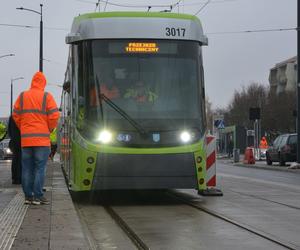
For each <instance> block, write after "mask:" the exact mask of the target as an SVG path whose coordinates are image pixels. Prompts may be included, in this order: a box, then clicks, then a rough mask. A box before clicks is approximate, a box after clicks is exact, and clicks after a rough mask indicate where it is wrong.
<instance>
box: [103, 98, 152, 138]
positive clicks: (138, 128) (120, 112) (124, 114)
mask: <svg viewBox="0 0 300 250" xmlns="http://www.w3.org/2000/svg"><path fill="white" fill-rule="evenodd" d="M101 100H103V101H105V102H106V103H107V104H108V105H109V106H110V107H111V108H113V109H114V110H115V111H117V112H118V113H119V114H120V115H121V116H123V117H124V118H125V119H126V120H127V121H128V122H129V123H130V124H131V125H132V126H133V127H134V128H135V129H136V130H137V131H138V132H139V134H140V135H142V136H147V135H148V132H147V131H146V130H145V129H144V128H143V127H142V126H141V125H140V124H138V123H137V122H136V121H135V120H134V119H133V118H131V117H130V116H129V115H128V114H127V113H126V112H125V111H124V110H123V109H121V108H120V107H119V106H118V105H117V104H115V103H114V102H113V101H112V100H111V99H109V98H108V97H107V96H106V95H104V94H102V93H101V94H100V101H101Z"/></svg>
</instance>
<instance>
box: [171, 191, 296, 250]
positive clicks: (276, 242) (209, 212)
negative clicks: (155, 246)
mask: <svg viewBox="0 0 300 250" xmlns="http://www.w3.org/2000/svg"><path fill="white" fill-rule="evenodd" d="M167 194H168V195H170V196H171V197H173V198H175V199H177V200H179V201H181V202H184V203H185V204H187V205H189V206H191V207H193V208H195V209H197V210H200V211H202V212H205V213H207V214H209V215H211V216H214V217H216V218H218V219H221V220H223V221H226V222H228V223H230V224H232V225H235V226H237V227H239V228H242V229H244V230H246V231H248V232H250V233H252V234H255V235H257V236H259V237H261V238H264V239H266V240H268V241H271V242H273V243H275V244H277V245H280V246H282V247H284V248H286V249H290V250H297V249H298V247H297V246H295V245H292V244H290V243H287V242H282V241H279V240H277V239H275V238H272V237H271V236H269V235H267V234H266V233H263V232H259V231H257V230H255V229H253V228H251V226H249V225H245V224H243V223H240V222H237V221H235V220H233V219H230V218H228V217H226V216H224V215H222V214H219V213H217V212H215V211H213V210H211V209H208V208H206V207H203V206H201V205H199V204H195V203H193V202H191V201H189V200H187V199H186V198H184V197H182V196H179V195H178V194H176V193H175V192H170V191H169V192H168V193H167Z"/></svg>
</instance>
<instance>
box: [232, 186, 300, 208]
mask: <svg viewBox="0 0 300 250" xmlns="http://www.w3.org/2000/svg"><path fill="white" fill-rule="evenodd" d="M230 192H233V193H236V194H240V195H244V196H248V197H252V198H255V199H258V200H263V201H268V202H270V203H275V204H278V205H282V206H285V207H288V208H292V209H296V210H300V207H296V206H293V205H289V204H285V203H281V202H278V201H273V200H270V199H266V198H263V197H260V196H257V195H253V194H245V193H241V192H237V191H233V190H230Z"/></svg>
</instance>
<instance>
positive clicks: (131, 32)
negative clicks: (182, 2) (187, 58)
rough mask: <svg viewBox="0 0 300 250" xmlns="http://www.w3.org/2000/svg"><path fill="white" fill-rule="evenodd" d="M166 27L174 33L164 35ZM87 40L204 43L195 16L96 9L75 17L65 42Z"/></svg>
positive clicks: (205, 40)
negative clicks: (187, 41) (161, 40)
mask: <svg viewBox="0 0 300 250" xmlns="http://www.w3.org/2000/svg"><path fill="white" fill-rule="evenodd" d="M137 19H138V20H137ZM108 27H109V28H108ZM127 27H128V28H127ZM167 29H174V30H175V31H176V32H175V33H171V34H170V33H168V34H167ZM183 32H184V33H183ZM90 39H172V40H174V39H175V40H194V41H199V42H200V43H201V44H202V45H207V37H206V36H205V35H204V34H203V29H202V25H201V22H200V20H199V19H198V17H196V16H194V15H189V14H179V13H178V14H177V13H169V12H96V13H87V14H83V15H79V16H77V17H75V18H74V21H73V25H72V29H71V33H70V34H68V35H67V37H66V43H73V42H78V41H82V40H90Z"/></svg>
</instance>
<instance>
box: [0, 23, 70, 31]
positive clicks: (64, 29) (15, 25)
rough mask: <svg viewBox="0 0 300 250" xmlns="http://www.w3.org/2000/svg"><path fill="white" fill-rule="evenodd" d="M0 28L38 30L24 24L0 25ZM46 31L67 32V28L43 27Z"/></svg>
mask: <svg viewBox="0 0 300 250" xmlns="http://www.w3.org/2000/svg"><path fill="white" fill-rule="evenodd" d="M0 26H4V27H15V28H27V29H39V28H40V26H34V25H24V24H9V23H0ZM44 29H46V30H62V31H68V30H69V29H67V28H57V27H47V26H46V27H44Z"/></svg>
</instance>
